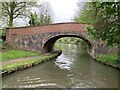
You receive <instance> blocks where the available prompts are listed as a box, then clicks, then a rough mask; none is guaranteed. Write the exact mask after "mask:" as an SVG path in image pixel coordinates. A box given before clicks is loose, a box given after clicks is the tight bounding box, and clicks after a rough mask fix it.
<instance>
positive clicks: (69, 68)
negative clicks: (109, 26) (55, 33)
mask: <svg viewBox="0 0 120 90" xmlns="http://www.w3.org/2000/svg"><path fill="white" fill-rule="evenodd" d="M56 47H59V48H61V49H62V51H63V53H62V54H61V55H60V56H59V57H58V58H56V59H55V60H51V61H48V62H45V63H43V64H40V65H38V66H35V67H32V68H29V69H25V70H23V71H18V72H16V73H13V74H11V75H8V76H5V77H3V78H2V84H3V85H2V86H3V88H118V70H117V69H115V68H112V67H109V66H105V65H103V64H100V63H98V62H96V61H94V60H93V59H92V58H91V57H90V56H89V55H88V53H87V50H86V49H85V48H83V47H81V46H78V45H73V44H62V43H61V44H58V43H56Z"/></svg>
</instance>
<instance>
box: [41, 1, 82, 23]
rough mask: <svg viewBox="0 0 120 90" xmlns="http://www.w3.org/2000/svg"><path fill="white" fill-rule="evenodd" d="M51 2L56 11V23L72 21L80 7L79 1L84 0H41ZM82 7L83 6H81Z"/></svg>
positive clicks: (54, 11)
mask: <svg viewBox="0 0 120 90" xmlns="http://www.w3.org/2000/svg"><path fill="white" fill-rule="evenodd" d="M40 1H44V2H50V5H51V7H52V10H53V13H54V19H53V21H54V23H60V22H71V21H72V19H73V18H74V16H75V13H76V11H77V9H78V6H77V3H78V2H79V1H81V2H82V1H83V0H40ZM81 7H82V6H81Z"/></svg>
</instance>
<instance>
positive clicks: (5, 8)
mask: <svg viewBox="0 0 120 90" xmlns="http://www.w3.org/2000/svg"><path fill="white" fill-rule="evenodd" d="M35 3H36V2H22V1H19V0H10V1H9V2H0V4H1V8H2V15H3V18H5V19H7V20H8V27H13V20H14V19H15V18H17V17H19V16H25V12H26V9H27V5H34V4H35Z"/></svg>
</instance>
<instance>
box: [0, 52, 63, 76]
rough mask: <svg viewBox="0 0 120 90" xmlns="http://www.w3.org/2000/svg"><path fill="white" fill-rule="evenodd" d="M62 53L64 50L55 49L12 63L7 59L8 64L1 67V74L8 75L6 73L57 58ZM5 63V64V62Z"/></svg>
mask: <svg viewBox="0 0 120 90" xmlns="http://www.w3.org/2000/svg"><path fill="white" fill-rule="evenodd" d="M61 53H62V51H60V50H57V51H53V52H50V53H46V54H42V55H40V56H38V57H37V58H32V59H28V60H27V59H25V58H24V60H21V61H16V62H14V63H12V64H11V63H10V64H9V61H7V62H8V63H7V64H6V65H4V66H2V68H1V74H2V76H6V75H9V74H11V73H14V72H17V71H20V70H23V69H27V68H30V67H33V66H36V65H38V64H41V63H43V62H46V61H49V60H52V59H55V58H56V57H58V56H59V55H61ZM14 61H15V60H14ZM3 64H4V62H3Z"/></svg>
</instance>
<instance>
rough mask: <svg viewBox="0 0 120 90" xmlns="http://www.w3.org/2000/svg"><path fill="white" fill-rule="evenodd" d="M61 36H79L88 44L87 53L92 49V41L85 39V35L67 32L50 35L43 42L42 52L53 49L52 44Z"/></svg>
mask: <svg viewBox="0 0 120 90" xmlns="http://www.w3.org/2000/svg"><path fill="white" fill-rule="evenodd" d="M63 37H76V38H80V39H82V40H84V41H85V42H86V43H87V45H88V53H89V52H91V51H92V49H93V43H92V42H91V41H90V40H89V39H87V38H86V37H85V36H83V35H81V34H79V33H77V34H76V33H69V34H60V35H55V36H51V37H50V38H47V39H46V41H45V42H44V44H43V52H44V53H48V52H51V51H54V44H55V42H56V41H57V40H58V39H60V38H63Z"/></svg>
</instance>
